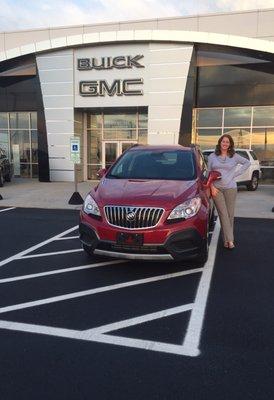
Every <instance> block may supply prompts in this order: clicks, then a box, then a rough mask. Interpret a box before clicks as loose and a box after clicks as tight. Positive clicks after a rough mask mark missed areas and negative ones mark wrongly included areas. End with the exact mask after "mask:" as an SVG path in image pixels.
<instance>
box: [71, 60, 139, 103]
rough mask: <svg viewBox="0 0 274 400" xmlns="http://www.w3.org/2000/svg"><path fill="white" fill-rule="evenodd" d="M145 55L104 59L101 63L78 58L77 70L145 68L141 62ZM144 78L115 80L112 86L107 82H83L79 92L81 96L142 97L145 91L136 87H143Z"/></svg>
mask: <svg viewBox="0 0 274 400" xmlns="http://www.w3.org/2000/svg"><path fill="white" fill-rule="evenodd" d="M143 57H144V56H143V55H140V54H139V55H136V56H135V57H132V56H117V57H102V58H101V60H100V62H99V61H98V60H97V59H96V58H78V60H77V69H78V70H79V71H90V70H108V69H113V68H116V69H125V68H133V67H136V68H144V65H142V64H140V62H139V60H140V59H141V58H143ZM142 84H143V79H142V78H135V79H115V80H114V81H113V82H112V83H111V84H109V83H108V82H107V81H106V80H104V79H102V80H92V81H81V82H80V86H79V91H80V95H81V96H92V97H97V96H105V95H108V96H114V95H116V96H141V95H143V90H141V89H137V88H136V87H134V86H136V85H142Z"/></svg>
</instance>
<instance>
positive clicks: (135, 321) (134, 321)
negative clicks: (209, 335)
mask: <svg viewBox="0 0 274 400" xmlns="http://www.w3.org/2000/svg"><path fill="white" fill-rule="evenodd" d="M192 308H193V303H190V304H184V305H182V306H178V307H172V308H168V309H166V310H161V311H157V312H154V313H150V314H145V315H141V316H139V317H135V318H129V319H125V320H123V321H119V322H114V323H112V324H107V325H102V326H98V327H97V328H92V329H87V330H85V331H82V332H83V337H85V338H86V337H92V336H93V335H97V334H98V333H106V332H112V331H117V330H118V329H123V328H128V327H129V326H134V325H139V324H143V323H144V322H150V321H154V320H155V319H160V318H165V317H169V316H170V315H175V314H180V313H182V312H185V311H189V310H192Z"/></svg>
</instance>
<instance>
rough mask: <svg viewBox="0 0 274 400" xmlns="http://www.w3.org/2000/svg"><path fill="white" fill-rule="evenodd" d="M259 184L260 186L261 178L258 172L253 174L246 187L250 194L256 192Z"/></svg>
mask: <svg viewBox="0 0 274 400" xmlns="http://www.w3.org/2000/svg"><path fill="white" fill-rule="evenodd" d="M258 184H259V177H258V174H257V173H256V172H254V173H253V174H252V178H251V181H250V182H249V183H248V184H247V185H246V188H247V190H248V191H250V192H254V191H255V190H257V189H258Z"/></svg>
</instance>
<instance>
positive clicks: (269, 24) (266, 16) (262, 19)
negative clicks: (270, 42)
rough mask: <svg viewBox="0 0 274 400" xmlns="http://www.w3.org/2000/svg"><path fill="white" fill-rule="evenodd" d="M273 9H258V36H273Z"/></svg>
mask: <svg viewBox="0 0 274 400" xmlns="http://www.w3.org/2000/svg"><path fill="white" fill-rule="evenodd" d="M273 22H274V10H268V11H259V13H258V36H259V37H261V38H268V37H273V36H274V23H273Z"/></svg>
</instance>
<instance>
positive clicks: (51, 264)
mask: <svg viewBox="0 0 274 400" xmlns="http://www.w3.org/2000/svg"><path fill="white" fill-rule="evenodd" d="M77 223H78V211H74V210H44V209H23V208H10V209H4V208H2V209H0V227H1V229H0V244H1V254H0V314H1V315H0V357H1V364H0V382H1V384H0V399H1V400H10V399H12V400H17V399H20V400H21V399H28V400H30V399H36V398H39V399H58V400H59V399H73V400H74V399H77V400H78V399H81V400H82V399H148V398H149V399H180V400H181V399H191V400H192V399H193V400H196V399H197V400H200V399H201V400H202V399H203V400H204V399H218V400H219V399H220V398H222V399H230V400H231V399H243V398H244V399H254V400H261V399H262V400H263V399H267V400H269V399H272V398H273V395H274V388H273V375H274V374H273V369H274V368H273V367H274V362H273V359H274V349H273V337H274V323H273V309H274V304H273V303H274V301H273V281H274V279H273V278H274V269H273V259H274V248H273V237H274V224H273V220H269V219H260V218H257V219H252V218H237V219H236V244H237V248H236V249H235V250H234V251H228V250H225V249H223V248H222V247H221V243H220V242H218V237H219V224H218V222H217V224H216V226H215V229H214V232H213V236H212V240H211V245H210V256H209V260H208V262H207V263H206V264H205V265H204V266H203V265H200V266H199V265H195V264H191V263H190V262H187V263H176V264H172V263H158V262H157V263H141V262H128V261H126V262H125V261H122V260H121V261H120V260H111V259H107V258H99V257H94V258H92V259H90V258H88V257H87V256H86V255H85V253H84V252H83V251H82V249H81V247H80V243H79V240H78V239H77Z"/></svg>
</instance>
